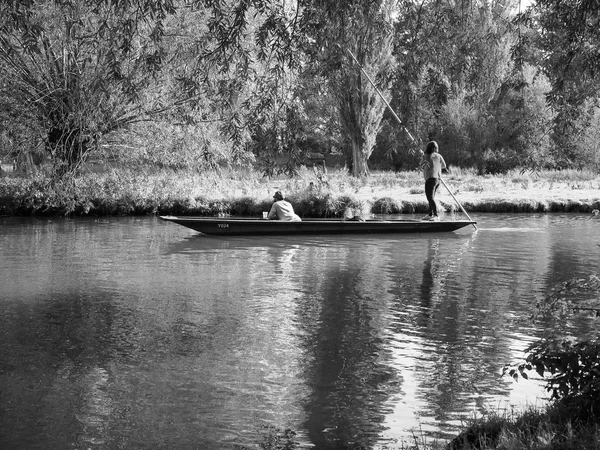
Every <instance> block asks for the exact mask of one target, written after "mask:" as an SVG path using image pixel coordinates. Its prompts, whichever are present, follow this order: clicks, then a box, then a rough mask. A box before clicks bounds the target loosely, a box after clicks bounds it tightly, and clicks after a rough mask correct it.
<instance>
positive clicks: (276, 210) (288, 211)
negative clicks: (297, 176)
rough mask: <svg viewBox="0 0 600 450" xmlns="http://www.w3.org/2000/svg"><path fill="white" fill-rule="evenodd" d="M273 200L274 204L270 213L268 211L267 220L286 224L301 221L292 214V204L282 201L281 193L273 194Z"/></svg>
mask: <svg viewBox="0 0 600 450" xmlns="http://www.w3.org/2000/svg"><path fill="white" fill-rule="evenodd" d="M273 199H274V200H275V202H274V203H273V206H271V211H269V215H268V216H267V218H268V219H269V220H283V221H286V222H298V221H301V220H302V219H300V217H299V216H298V215H297V214H296V213H294V207H293V206H292V204H291V203H290V202H288V201H286V200H284V197H283V193H282V192H281V191H277V192H275V195H273Z"/></svg>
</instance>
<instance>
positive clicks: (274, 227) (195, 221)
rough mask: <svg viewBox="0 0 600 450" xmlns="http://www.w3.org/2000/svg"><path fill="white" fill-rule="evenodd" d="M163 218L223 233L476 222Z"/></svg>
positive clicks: (399, 229)
mask: <svg viewBox="0 0 600 450" xmlns="http://www.w3.org/2000/svg"><path fill="white" fill-rule="evenodd" d="M160 218H161V219H163V220H167V221H169V222H173V223H176V224H179V225H183V226H184V227H188V228H191V229H192V230H195V231H199V232H200V233H204V234H210V235H221V236H223V235H225V236H259V235H279V236H285V235H287V236H290V235H322V234H383V233H439V232H448V231H455V230H458V229H460V228H463V227H466V226H469V225H475V223H476V222H473V221H470V220H442V221H439V222H430V221H421V220H377V219H374V220H365V221H355V220H339V219H338V220H332V219H306V220H303V221H302V222H282V221H279V220H264V219H254V218H240V217H227V218H220V217H180V216H161V217H160Z"/></svg>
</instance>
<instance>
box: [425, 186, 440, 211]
mask: <svg viewBox="0 0 600 450" xmlns="http://www.w3.org/2000/svg"><path fill="white" fill-rule="evenodd" d="M439 187H440V180H439V179H437V178H428V179H427V181H425V197H427V201H428V202H429V215H430V216H437V215H438V211H437V204H436V203H435V194H436V192H437V190H438V188H439Z"/></svg>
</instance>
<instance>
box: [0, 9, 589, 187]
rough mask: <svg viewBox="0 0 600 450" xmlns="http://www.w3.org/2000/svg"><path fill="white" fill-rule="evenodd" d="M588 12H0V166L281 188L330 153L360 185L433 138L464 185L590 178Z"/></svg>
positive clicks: (401, 163)
mask: <svg viewBox="0 0 600 450" xmlns="http://www.w3.org/2000/svg"><path fill="white" fill-rule="evenodd" d="M595 8H596V5H595V3H593V2H588V1H584V2H572V3H569V4H568V5H566V4H564V2H560V1H557V0H534V1H532V2H531V4H530V6H529V7H527V8H525V7H522V5H521V1H520V0H510V1H505V0H493V1H486V2H480V1H468V2H446V1H441V2H440V1H437V0H436V1H424V2H413V1H400V0H377V1H369V2H365V1H344V2H322V1H315V0H299V1H294V2H292V1H280V0H277V1H271V0H251V1H246V0H244V1H238V0H233V1H230V2H222V1H216V0H205V1H194V0H190V1H172V0H152V1H145V2H134V1H106V2H101V3H98V2H97V1H95V0H77V1H75V0H67V1H61V2H45V1H28V2H14V1H7V2H2V4H0V41H1V42H2V45H0V121H1V123H2V127H0V159H3V160H10V161H11V162H14V164H15V165H16V166H17V168H18V170H21V171H28V172H32V171H34V170H35V168H36V166H37V165H39V164H40V163H49V164H50V165H51V166H52V168H53V170H54V172H55V176H56V177H58V178H64V177H65V176H70V175H71V174H73V173H75V172H77V170H78V169H79V168H80V167H81V166H82V165H83V164H85V162H86V161H88V160H90V159H92V160H99V159H105V160H106V159H108V158H111V159H112V160H114V161H119V164H121V165H122V166H128V165H131V164H132V163H133V164H138V163H143V164H150V165H155V166H156V167H162V168H168V169H173V170H178V169H181V168H188V169H191V170H195V171H197V172H204V171H206V170H209V169H214V168H215V167H217V166H220V165H223V164H229V163H234V164H238V163H239V164H244V165H246V167H250V166H251V165H252V166H253V165H254V164H258V165H259V166H260V167H261V168H262V170H263V171H265V172H268V173H269V174H272V173H275V172H278V171H283V172H285V173H286V174H288V175H294V174H295V172H296V171H297V169H298V167H299V165H301V163H302V162H304V161H306V160H307V159H311V158H312V156H311V155H315V154H318V155H322V156H325V157H327V156H328V155H332V154H339V155H342V157H343V159H344V161H345V166H346V167H347V169H348V170H349V171H350V173H351V174H352V175H353V176H355V177H368V176H369V175H370V173H371V170H373V169H393V170H412V168H413V167H414V166H415V162H416V160H418V155H419V152H420V150H422V149H423V148H424V145H425V143H426V142H427V141H428V140H430V139H435V140H437V141H438V143H439V144H440V148H441V149H442V154H444V156H445V157H446V159H447V160H448V161H451V162H452V164H453V165H454V166H457V167H465V168H466V167H475V168H476V169H477V171H478V173H479V174H486V173H491V174H495V173H507V172H508V171H510V170H513V169H515V168H517V167H522V166H524V165H525V166H527V167H533V168H536V169H589V170H598V168H599V167H600V166H599V165H600V154H599V151H598V144H597V143H598V141H599V139H598V136H599V135H600V109H599V108H598V99H599V97H598V92H600V89H599V85H598V84H599V78H600V77H599V75H598V74H599V73H600V71H598V70H597V69H598V64H599V63H598V58H597V57H596V56H597V55H596V49H597V47H598V45H599V44H600V32H599V31H598V27H597V26H596V24H595V22H594V21H593V20H592V18H593V17H595V14H596V9H595ZM566 49H568V51H566ZM363 71H364V72H363ZM365 75H366V76H365ZM379 94H381V96H380V95H379ZM382 97H383V98H385V101H384V100H383V99H382ZM386 102H387V103H389V105H390V106H391V108H393V111H395V113H393V112H392V110H391V109H390V108H387V107H386Z"/></svg>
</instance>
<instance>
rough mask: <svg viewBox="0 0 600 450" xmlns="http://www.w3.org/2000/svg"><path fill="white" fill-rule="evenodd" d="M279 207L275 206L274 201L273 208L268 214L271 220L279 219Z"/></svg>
mask: <svg viewBox="0 0 600 450" xmlns="http://www.w3.org/2000/svg"><path fill="white" fill-rule="evenodd" d="M277 218H278V217H277V207H276V206H275V203H273V206H271V210H270V211H269V215H268V216H267V219H269V220H275V219H277Z"/></svg>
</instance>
